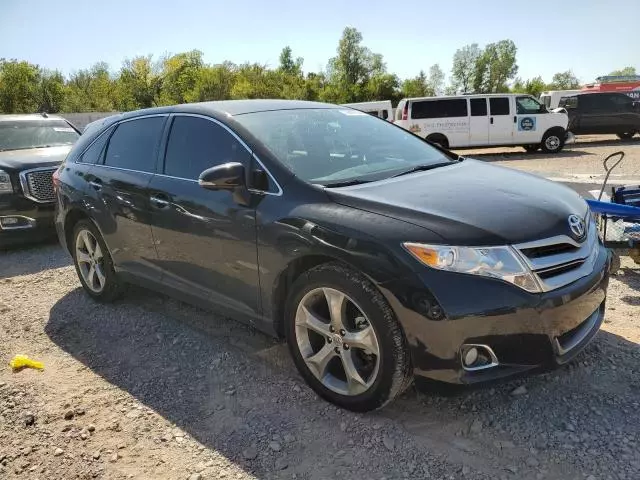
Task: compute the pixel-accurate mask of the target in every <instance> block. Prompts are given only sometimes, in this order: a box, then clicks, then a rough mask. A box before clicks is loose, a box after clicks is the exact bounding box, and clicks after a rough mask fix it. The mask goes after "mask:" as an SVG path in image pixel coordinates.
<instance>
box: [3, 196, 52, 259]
mask: <svg viewBox="0 0 640 480" xmlns="http://www.w3.org/2000/svg"><path fill="white" fill-rule="evenodd" d="M54 205H55V204H54V203H36V202H33V201H31V200H29V199H27V198H25V197H23V196H22V195H19V194H11V195H0V247H5V246H11V245H19V244H23V243H29V242H36V241H41V240H44V239H46V238H49V237H52V236H54V235H55V228H54V224H53V218H54ZM12 219H15V220H12ZM9 222H11V223H9Z"/></svg>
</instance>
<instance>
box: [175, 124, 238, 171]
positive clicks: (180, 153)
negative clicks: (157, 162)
mask: <svg viewBox="0 0 640 480" xmlns="http://www.w3.org/2000/svg"><path fill="white" fill-rule="evenodd" d="M248 159H249V152H248V151H247V149H246V148H245V147H244V146H243V145H242V144H241V143H240V142H239V141H238V140H237V139H236V138H235V137H234V136H233V135H231V134H230V133H229V132H228V131H227V130H226V129H225V128H223V127H221V126H220V125H218V124H217V123H214V122H212V121H210V120H206V119H204V118H199V117H189V116H177V117H175V119H174V120H173V125H172V126H171V133H170V135H169V142H168V144H167V153H166V156H165V161H164V173H165V174H166V175H170V176H172V177H178V178H186V179H190V180H196V179H198V177H199V176H200V174H201V173H202V172H203V171H205V170H206V169H207V168H211V167H214V166H216V165H222V164H224V163H228V162H241V163H243V164H244V165H245V167H248Z"/></svg>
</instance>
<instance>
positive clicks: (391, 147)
mask: <svg viewBox="0 0 640 480" xmlns="http://www.w3.org/2000/svg"><path fill="white" fill-rule="evenodd" d="M234 118H235V119H236V120H237V121H238V122H239V123H240V124H241V125H243V126H244V127H245V128H247V129H248V130H249V131H250V132H251V133H252V134H253V135H254V136H255V137H256V138H258V140H260V141H261V142H262V143H264V144H265V145H266V147H267V148H268V149H269V150H270V151H271V152H272V153H273V154H274V155H275V156H276V158H278V159H279V160H280V161H281V162H282V163H283V164H284V165H285V166H286V167H287V168H288V169H289V170H291V171H292V172H293V173H294V174H295V175H296V176H298V177H299V178H301V179H303V180H305V181H307V182H309V183H314V184H320V185H327V186H332V185H336V184H341V183H348V182H366V181H374V180H382V179H384V178H389V177H392V176H394V175H397V174H399V173H402V172H405V171H409V170H413V169H415V168H416V167H418V166H424V167H425V168H428V167H429V166H437V165H442V164H448V163H451V162H452V159H451V158H449V157H447V156H445V155H444V154H443V153H442V152H440V151H438V150H437V149H435V148H433V147H431V146H430V145H429V144H427V143H426V142H424V141H422V140H420V139H419V138H417V137H415V136H413V135H411V134H410V133H408V132H406V131H404V130H402V129H400V128H398V127H395V126H393V125H392V124H390V123H389V122H386V121H384V120H381V119H379V118H375V117H373V116H371V115H368V114H366V113H364V112H360V111H357V110H350V109H337V108H336V109H299V110H276V111H268V112H256V113H248V114H243V115H237V116H236V117H234Z"/></svg>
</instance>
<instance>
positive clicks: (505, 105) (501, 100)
mask: <svg viewBox="0 0 640 480" xmlns="http://www.w3.org/2000/svg"><path fill="white" fill-rule="evenodd" d="M489 108H490V109H491V115H494V116H495V115H509V99H508V98H505V97H497V98H496V97H491V98H490V99H489Z"/></svg>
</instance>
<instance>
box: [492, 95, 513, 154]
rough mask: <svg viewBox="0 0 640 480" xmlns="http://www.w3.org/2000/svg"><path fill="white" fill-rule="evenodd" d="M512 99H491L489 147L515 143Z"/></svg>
mask: <svg viewBox="0 0 640 480" xmlns="http://www.w3.org/2000/svg"><path fill="white" fill-rule="evenodd" d="M511 114H512V106H511V97H508V96H504V97H489V145H510V144H512V143H513V127H514V125H515V123H514V122H513V118H512V116H511Z"/></svg>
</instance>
